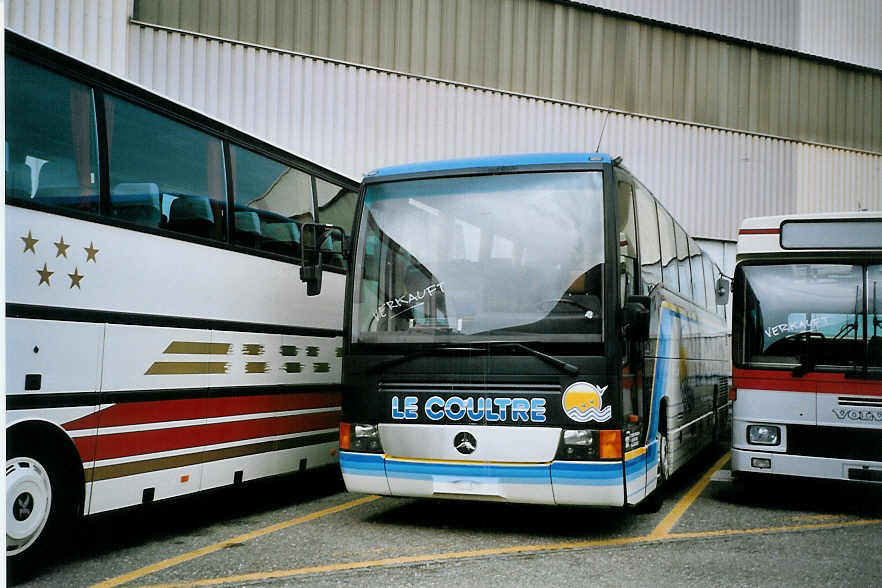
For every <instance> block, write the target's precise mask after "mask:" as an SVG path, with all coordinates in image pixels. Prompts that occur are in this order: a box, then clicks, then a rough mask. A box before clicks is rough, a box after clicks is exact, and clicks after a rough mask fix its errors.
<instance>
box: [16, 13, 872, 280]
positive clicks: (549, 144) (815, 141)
mask: <svg viewBox="0 0 882 588" xmlns="http://www.w3.org/2000/svg"><path fill="white" fill-rule="evenodd" d="M5 18H6V27H8V28H10V29H12V30H15V31H17V32H20V33H22V34H25V35H27V36H29V37H32V38H35V39H38V40H40V41H42V42H44V43H47V44H49V45H52V46H54V47H56V48H58V49H60V50H62V51H65V52H67V53H70V54H72V55H74V56H75V57H78V58H80V59H83V60H85V61H87V62H90V63H93V64H96V65H98V66H100V67H102V68H106V69H108V70H110V71H112V72H114V73H116V74H118V75H121V76H124V77H127V78H130V79H132V80H134V81H135V82H137V83H140V84H142V85H144V86H147V87H149V88H152V89H154V90H156V91H157V92H160V93H162V94H165V95H167V96H169V97H171V98H173V99H175V100H178V101H180V102H183V103H185V104H188V105H191V106H193V107H195V108H197V109H199V110H202V111H205V112H207V113H208V114H210V115H212V116H215V117H218V118H220V119H223V120H225V121H227V122H230V123H232V124H233V125H235V126H237V127H240V128H242V129H244V130H246V131H249V132H251V133H253V134H255V135H258V136H261V137H263V138H266V139H269V140H271V141H272V142H275V143H277V144H279V145H281V146H283V147H286V148H288V149H290V150H291V151H294V152H296V153H300V154H302V155H303V156H305V157H307V158H310V159H314V160H317V161H319V162H321V163H323V164H325V165H328V166H330V167H333V168H336V169H338V170H340V171H342V172H344V173H347V174H350V175H353V176H356V177H358V176H360V175H361V174H363V173H364V172H365V171H367V170H369V169H371V168H374V167H377V166H382V165H388V164H394V163H404V162H410V161H417V160H425V159H443V158H449V157H461V156H470V155H482V154H496V153H517V152H525V151H578V150H584V151H592V150H595V148H597V147H598V143H599V150H601V151H606V152H609V153H611V154H613V155H622V156H623V157H624V159H625V162H626V165H627V166H628V167H629V168H630V169H631V170H632V171H633V172H634V173H635V174H636V175H638V177H640V178H641V179H642V180H643V181H644V182H645V183H646V185H647V186H648V187H649V188H650V189H651V190H652V191H653V192H654V193H655V194H656V195H657V196H658V197H659V198H660V199H661V200H662V202H664V204H665V205H666V206H667V207H668V209H669V210H671V212H672V213H673V214H674V215H675V216H676V217H677V218H678V219H679V220H680V221H681V222H682V224H683V225H684V227H685V228H686V229H687V231H689V232H691V233H692V234H694V235H696V236H698V237H703V238H706V239H710V240H714V241H719V242H720V243H718V244H716V245H714V244H713V243H711V246H710V250H711V253H713V254H715V257H717V258H718V259H719V260H720V261H722V262H724V265H726V266H730V265H731V263H732V259H731V258H730V255H729V254H730V253H731V251H730V247H728V246H726V245H725V244H724V243H725V242H726V241H730V240H732V239H734V237H735V234H736V231H737V227H738V224H739V223H740V221H741V219H742V218H744V217H746V216H757V215H770V214H781V213H791V212H815V211H825V210H829V211H850V210H857V209H882V189H880V188H882V75H880V67H882V0H851V1H849V2H845V3H843V2H838V1H835V0H742V1H739V2H731V1H727V0H584V1H578V2H575V1H573V2H567V1H557V0H471V1H469V0H328V1H326V0H258V1H252V0H225V1H223V2H218V1H216V0H161V1H160V0H7V2H6V6H5Z"/></svg>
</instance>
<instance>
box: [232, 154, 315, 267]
mask: <svg viewBox="0 0 882 588" xmlns="http://www.w3.org/2000/svg"><path fill="white" fill-rule="evenodd" d="M230 157H231V167H232V172H233V186H234V191H235V196H236V199H235V202H236V209H235V210H234V212H233V227H234V232H233V240H234V242H235V243H237V244H239V245H244V246H246V247H253V248H255V249H260V250H263V251H270V252H272V253H279V254H282V255H290V256H293V257H298V258H299V257H300V226H301V225H302V224H303V223H305V222H312V221H313V213H312V178H311V177H310V175H309V174H306V173H304V172H302V171H300V170H297V169H294V168H292V167H289V166H287V165H284V164H282V163H279V162H277V161H275V160H272V159H270V158H268V157H264V156H262V155H258V154H256V153H253V152H251V151H249V150H247V149H243V148H242V147H239V146H237V145H231V146H230Z"/></svg>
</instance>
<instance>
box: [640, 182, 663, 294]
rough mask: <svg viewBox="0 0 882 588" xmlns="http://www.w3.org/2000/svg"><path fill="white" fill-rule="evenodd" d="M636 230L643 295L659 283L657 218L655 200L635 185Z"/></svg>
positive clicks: (659, 264) (659, 256) (659, 260)
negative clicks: (638, 232)
mask: <svg viewBox="0 0 882 588" xmlns="http://www.w3.org/2000/svg"><path fill="white" fill-rule="evenodd" d="M637 229H638V230H639V231H640V241H639V244H640V268H641V269H640V271H641V275H642V278H643V293H644V294H648V293H649V290H650V289H651V288H652V287H653V286H655V285H656V284H658V283H659V282H661V251H660V249H659V242H658V217H657V216H656V210H655V198H653V197H652V196H651V195H650V194H649V192H647V191H646V190H645V189H643V187H642V186H640V185H639V184H638V185H637Z"/></svg>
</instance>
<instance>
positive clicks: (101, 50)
mask: <svg viewBox="0 0 882 588" xmlns="http://www.w3.org/2000/svg"><path fill="white" fill-rule="evenodd" d="M133 2H134V0H7V1H6V5H5V17H6V27H7V28H10V29H12V30H14V31H16V32H18V33H21V34H23V35H27V36H28V37H31V38H33V39H37V40H39V41H42V42H43V43H46V44H47V45H51V46H53V47H55V48H57V49H58V50H60V51H64V52H65V53H68V54H70V55H73V56H74V57H77V58H79V59H82V60H83V61H86V62H88V63H91V64H93V65H96V66H98V67H100V68H102V69H106V70H109V71H111V72H113V73H115V74H117V75H125V74H126V67H127V63H126V52H127V49H128V40H127V38H126V34H127V33H128V30H129V28H128V27H129V23H128V20H129V17H130V16H131V14H132V9H133Z"/></svg>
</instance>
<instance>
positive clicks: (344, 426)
mask: <svg viewBox="0 0 882 588" xmlns="http://www.w3.org/2000/svg"><path fill="white" fill-rule="evenodd" d="M351 447H352V425H350V424H349V423H344V422H342V421H341V422H340V449H341V450H343V451H346V450H347V449H349V448H351Z"/></svg>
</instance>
